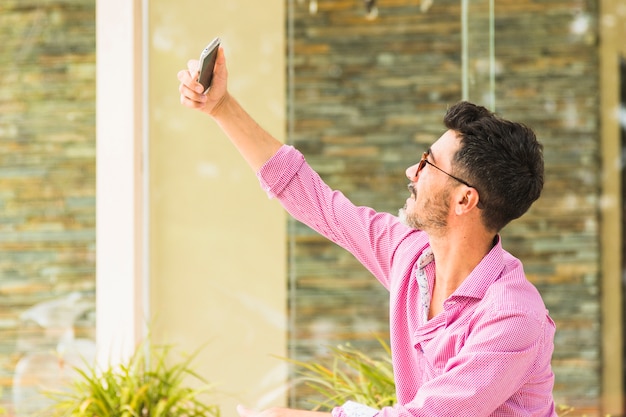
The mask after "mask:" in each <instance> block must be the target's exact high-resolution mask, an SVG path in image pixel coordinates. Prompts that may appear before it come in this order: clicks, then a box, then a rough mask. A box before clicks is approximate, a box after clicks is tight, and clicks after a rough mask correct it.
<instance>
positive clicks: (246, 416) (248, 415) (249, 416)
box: [237, 404, 254, 417]
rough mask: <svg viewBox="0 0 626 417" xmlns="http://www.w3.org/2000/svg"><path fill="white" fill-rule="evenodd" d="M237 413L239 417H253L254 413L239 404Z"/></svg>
mask: <svg viewBox="0 0 626 417" xmlns="http://www.w3.org/2000/svg"><path fill="white" fill-rule="evenodd" d="M237 413H239V416H240V417H254V412H253V411H252V410H249V409H247V408H246V407H244V406H243V405H241V404H239V405H238V406H237Z"/></svg>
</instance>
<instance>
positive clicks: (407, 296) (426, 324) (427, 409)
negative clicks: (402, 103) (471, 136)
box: [258, 145, 556, 417]
mask: <svg viewBox="0 0 626 417" xmlns="http://www.w3.org/2000/svg"><path fill="white" fill-rule="evenodd" d="M258 177H259V180H260V182H261V185H262V187H263V189H265V190H266V192H267V193H268V195H269V196H270V197H275V198H278V199H279V200H280V202H281V203H282V205H283V206H284V207H285V209H286V210H287V211H288V212H289V213H290V214H291V215H292V216H294V217H295V218H296V219H297V220H299V221H301V222H303V223H305V224H307V225H308V226H310V227H311V228H313V229H315V230H316V231H318V232H319V233H321V234H322V235H324V236H325V237H327V238H328V239H330V240H332V241H333V242H335V243H337V244H338V245H340V246H342V247H343V248H345V249H347V250H348V251H350V252H351V253H352V254H353V255H354V256H355V257H356V258H357V259H358V260H359V261H360V262H361V263H362V264H363V265H364V266H365V267H366V268H367V269H368V270H369V271H370V272H371V273H372V274H373V275H374V276H375V277H376V278H377V279H378V280H379V281H380V283H381V284H382V285H383V286H384V287H385V288H386V289H387V290H388V291H389V294H390V332H391V335H390V343H391V349H392V361H393V368H394V374H395V381H396V393H397V404H396V405H395V406H393V407H385V408H383V409H381V410H374V409H371V408H369V407H364V406H360V405H359V404H356V403H347V404H345V405H344V406H342V407H337V408H335V409H334V410H333V415H334V417H360V416H365V417H372V416H374V415H376V416H378V417H426V416H429V417H430V416H432V417H443V416H454V417H460V416H471V417H479V416H542V417H546V416H556V412H555V409H554V401H553V398H552V388H553V384H554V375H553V373H552V370H551V367H550V359H551V356H552V350H553V339H554V331H555V326H554V322H553V321H552V320H551V319H550V317H549V316H548V312H547V310H546V308H545V306H544V304H543V301H542V299H541V296H540V294H539V293H538V292H537V290H536V289H535V287H534V286H533V285H532V284H530V283H529V282H528V281H527V280H526V278H525V275H524V270H523V267H522V264H521V262H520V261H519V260H518V259H516V258H514V257H513V256H512V255H511V254H509V253H508V252H506V251H505V250H503V249H502V245H501V242H500V241H499V240H498V243H497V244H496V245H495V246H494V247H493V249H492V250H491V251H490V252H489V253H488V254H487V256H485V258H484V259H483V260H482V261H481V262H480V263H479V264H478V266H476V268H475V269H474V271H472V273H471V274H470V275H468V277H467V278H466V279H465V281H464V282H463V283H462V284H461V286H460V287H459V288H458V289H457V290H456V291H455V292H454V293H453V294H452V295H451V296H450V297H449V298H448V299H447V300H446V301H445V302H444V305H443V311H442V312H441V313H440V314H438V315H437V316H436V317H434V318H432V319H431V320H428V319H427V318H426V317H425V316H424V314H425V313H424V312H425V311H426V309H424V308H423V307H424V306H423V303H424V302H428V300H429V299H430V294H424V292H425V291H430V290H431V289H432V288H433V283H434V279H435V277H434V273H435V272H434V271H435V263H436V262H437V260H436V259H434V258H433V257H432V256H429V257H428V258H425V257H423V258H422V259H421V260H420V262H418V258H419V257H420V255H421V254H422V253H423V252H425V251H429V248H430V247H429V242H428V236H427V235H426V233H424V232H421V231H417V230H414V229H411V228H409V227H407V226H405V225H404V224H402V223H401V222H400V221H399V220H398V218H397V217H396V216H393V215H391V214H388V213H378V212H376V211H374V210H373V209H371V208H367V207H356V206H355V205H353V204H352V203H351V202H350V201H349V200H348V199H347V198H346V197H345V196H344V195H343V194H342V193H340V192H338V191H333V190H331V189H330V188H329V187H328V186H327V185H326V184H325V183H324V182H323V181H322V180H321V179H320V177H319V176H318V175H317V173H315V171H313V170H312V169H311V168H310V166H309V165H308V164H307V163H306V162H305V160H304V157H303V156H302V154H301V153H300V152H299V151H297V150H296V149H294V148H293V147H290V146H286V145H285V146H283V147H282V148H281V149H280V150H279V151H278V152H277V153H276V155H274V156H273V157H272V158H271V159H270V160H269V161H268V162H267V163H266V164H265V165H264V166H263V167H262V168H261V169H260V170H259V172H258ZM420 264H421V269H422V270H421V271H420ZM420 274H421V275H422V277H423V282H422V288H423V290H422V294H421V295H422V296H420V283H419V280H418V276H419V275H420Z"/></svg>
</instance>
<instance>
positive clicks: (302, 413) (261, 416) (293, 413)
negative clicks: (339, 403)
mask: <svg viewBox="0 0 626 417" xmlns="http://www.w3.org/2000/svg"><path fill="white" fill-rule="evenodd" d="M237 413H239V416H240V417H331V415H330V413H322V412H319V411H306V410H294V409H291V408H280V407H273V408H268V409H267V410H264V411H253V410H250V409H249V408H246V407H244V406H243V405H238V406H237Z"/></svg>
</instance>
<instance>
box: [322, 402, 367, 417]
mask: <svg viewBox="0 0 626 417" xmlns="http://www.w3.org/2000/svg"><path fill="white" fill-rule="evenodd" d="M331 414H332V416H333V417H374V416H375V415H376V414H378V410H377V409H375V408H372V407H369V406H367V405H364V404H360V403H357V402H355V401H346V403H345V404H344V405H342V406H341V407H335V408H333V410H332V412H331Z"/></svg>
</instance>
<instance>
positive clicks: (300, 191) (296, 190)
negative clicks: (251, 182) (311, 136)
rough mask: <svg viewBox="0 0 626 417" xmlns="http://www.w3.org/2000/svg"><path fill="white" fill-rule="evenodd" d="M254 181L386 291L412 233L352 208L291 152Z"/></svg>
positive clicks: (282, 152)
mask: <svg viewBox="0 0 626 417" xmlns="http://www.w3.org/2000/svg"><path fill="white" fill-rule="evenodd" d="M257 177H258V178H259V181H260V183H261V187H262V188H263V189H264V190H265V191H266V192H267V194H268V196H269V197H270V198H277V199H278V200H279V201H280V203H281V204H282V205H283V207H284V208H285V209H286V210H287V211H288V212H289V213H290V214H291V215H292V216H293V217H294V218H296V219H297V220H299V221H300V222H302V223H304V224H306V225H307V226H309V227H311V228H312V229H314V230H315V231H317V232H318V233H320V234H321V235H323V236H325V237H326V238H328V239H330V240H331V241H333V242H335V243H336V244H338V245H339V246H341V247H343V248H344V249H346V250H348V251H350V252H351V253H352V254H353V255H354V256H355V257H356V258H357V259H358V260H359V261H360V262H361V263H362V264H363V265H364V266H365V267H366V268H367V269H368V270H369V271H370V272H372V274H374V276H376V278H378V279H379V281H381V283H383V285H384V286H385V287H386V288H389V279H390V270H391V265H392V264H393V257H394V255H395V252H396V250H397V248H398V245H399V244H400V243H401V242H402V241H403V240H404V239H405V238H406V237H407V236H408V235H409V234H411V233H415V232H416V231H415V230H413V229H411V228H409V227H407V226H405V225H404V224H402V223H401V222H400V221H399V219H398V218H397V217H396V216H393V215H391V214H389V213H380V212H376V211H375V210H373V209H371V208H369V207H357V206H355V205H354V204H353V203H352V202H351V201H350V200H349V199H348V198H346V197H345V196H344V195H343V194H342V193H341V192H339V191H336V190H332V189H331V188H330V187H328V185H326V184H325V183H324V181H322V179H321V178H320V176H319V175H318V174H317V173H316V172H315V171H314V170H313V169H312V168H311V167H310V166H309V165H308V164H307V163H306V161H305V160H304V157H303V156H302V154H301V153H300V152H299V151H297V150H296V149H295V148H293V147H291V146H288V145H284V146H282V147H281V148H280V149H279V150H278V152H277V153H276V154H275V155H274V156H273V157H272V158H270V160H269V161H267V162H266V164H265V165H264V166H263V167H261V169H260V170H259V172H258V173H257Z"/></svg>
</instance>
